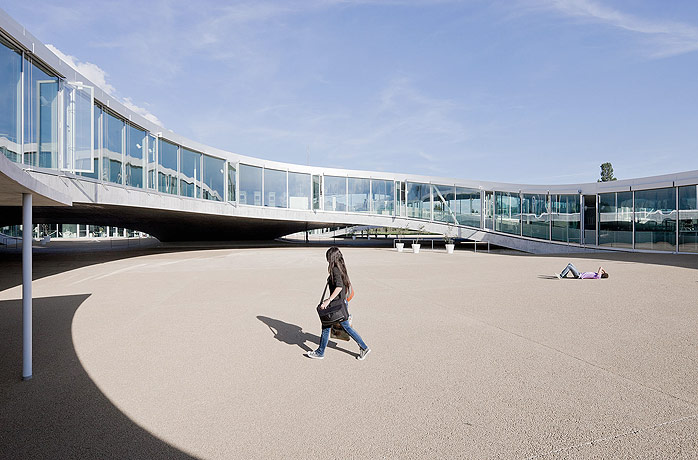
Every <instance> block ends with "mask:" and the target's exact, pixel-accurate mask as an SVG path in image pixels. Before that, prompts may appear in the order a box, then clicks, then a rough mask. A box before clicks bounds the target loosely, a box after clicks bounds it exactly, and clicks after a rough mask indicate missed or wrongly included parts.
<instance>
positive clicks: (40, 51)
mask: <svg viewBox="0 0 698 460" xmlns="http://www.w3.org/2000/svg"><path fill="white" fill-rule="evenodd" d="M3 31H4V33H5V35H6V36H7V38H8V39H10V40H11V41H12V42H14V43H15V44H17V45H18V46H19V47H20V48H22V49H23V50H24V51H25V53H27V54H29V55H31V56H34V57H35V58H37V59H39V60H40V61H41V62H42V63H44V64H45V65H47V66H48V67H50V68H51V69H52V70H53V71H54V72H55V73H56V74H58V75H59V76H60V77H62V78H65V79H66V80H68V81H80V82H83V83H85V84H89V85H91V86H94V88H95V91H94V94H95V99H96V100H98V101H99V102H100V103H101V104H102V105H104V106H105V107H107V108H108V109H110V110H112V111H114V112H116V113H118V114H119V115H120V116H121V117H123V118H124V119H126V120H128V121H130V122H132V123H134V124H136V125H138V126H140V127H142V128H144V129H146V130H148V131H150V132H151V133H153V134H158V135H159V136H160V137H162V138H164V139H166V140H168V141H172V142H174V143H176V144H179V145H181V146H183V147H186V148H189V149H192V150H196V151H199V152H203V153H206V154H209V155H212V156H216V157H219V158H223V159H226V160H229V161H233V162H237V161H242V162H244V163H246V164H250V165H254V166H263V167H266V168H271V169H282V170H292V171H294V172H305V173H311V174H325V175H338V176H348V177H361V178H367V177H370V178H376V179H388V180H401V181H405V180H407V181H413V182H427V183H433V184H444V185H454V184H455V185H457V186H463V187H469V188H476V189H483V190H495V189H496V190H498V191H509V192H526V193H583V194H586V193H588V194H593V193H604V192H616V191H629V190H644V189H653V188H663V187H671V186H680V185H688V184H698V170H691V171H684V172H677V173H672V174H664V175H659V176H647V177H640V178H634V179H619V180H616V181H612V182H586V183H573V184H555V185H552V184H551V185H546V184H519V183H508V182H493V181H478V180H473V179H462V178H448V177H440V176H426V175H419V174H410V173H398V172H396V173H393V172H381V171H364V170H352V169H341V168H328V167H320V166H306V165H300V164H295V163H285V162H279V161H274V160H265V159H263V158H257V157H251V156H247V155H241V154H238V153H234V152H229V151H226V150H222V149H219V148H216V147H211V146H209V145H206V144H203V143H201V142H198V141H194V140H191V139H188V138H186V137H184V136H181V135H179V134H177V133H175V132H174V131H171V130H168V129H166V128H163V127H162V126H160V125H157V124H155V123H153V122H152V121H150V120H148V119H146V118H145V117H143V116H142V115H140V114H138V113H136V112H134V111H133V110H131V109H129V108H128V107H126V106H125V105H124V104H123V103H121V102H120V101H119V100H118V99H116V98H115V97H113V96H111V95H110V94H108V93H107V92H105V91H104V90H102V89H101V88H100V87H99V86H97V85H95V84H94V83H93V82H91V81H90V80H89V79H88V78H86V77H85V76H84V75H82V74H81V73H80V72H78V71H77V70H75V69H74V68H73V67H71V66H70V65H69V64H68V63H67V62H65V61H63V60H62V59H61V58H60V57H58V56H57V55H55V54H54V53H53V52H52V51H51V50H50V49H48V48H47V47H46V46H45V45H44V44H43V43H42V42H41V41H40V40H38V39H37V38H36V37H35V36H34V35H32V34H31V33H29V32H28V31H27V30H26V29H25V28H24V27H23V26H22V25H21V24H19V23H18V22H17V21H15V20H14V19H13V18H12V17H11V16H10V15H8V14H7V12H5V11H4V10H2V9H0V32H3Z"/></svg>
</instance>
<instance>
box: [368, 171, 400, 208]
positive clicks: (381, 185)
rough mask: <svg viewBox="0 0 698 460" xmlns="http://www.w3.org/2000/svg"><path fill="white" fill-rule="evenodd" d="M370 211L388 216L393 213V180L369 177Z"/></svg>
mask: <svg viewBox="0 0 698 460" xmlns="http://www.w3.org/2000/svg"><path fill="white" fill-rule="evenodd" d="M371 212H372V213H373V214H382V215H388V216H393V215H395V182H393V181H391V180H380V179H371Z"/></svg>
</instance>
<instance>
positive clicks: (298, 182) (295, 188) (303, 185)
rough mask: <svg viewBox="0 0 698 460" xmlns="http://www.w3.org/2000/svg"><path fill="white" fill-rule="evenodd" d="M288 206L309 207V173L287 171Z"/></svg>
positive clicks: (293, 207) (294, 207)
mask: <svg viewBox="0 0 698 460" xmlns="http://www.w3.org/2000/svg"><path fill="white" fill-rule="evenodd" d="M288 207H289V208H291V209H310V174H303V173H296V172H289V173H288Z"/></svg>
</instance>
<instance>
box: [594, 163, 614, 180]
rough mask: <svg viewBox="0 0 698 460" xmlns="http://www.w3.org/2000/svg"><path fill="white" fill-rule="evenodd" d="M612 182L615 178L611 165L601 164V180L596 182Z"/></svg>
mask: <svg viewBox="0 0 698 460" xmlns="http://www.w3.org/2000/svg"><path fill="white" fill-rule="evenodd" d="M612 180H616V178H615V177H613V165H612V164H611V163H608V162H606V163H603V164H601V179H599V180H598V181H597V182H609V181H612Z"/></svg>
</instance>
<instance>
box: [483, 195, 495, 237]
mask: <svg viewBox="0 0 698 460" xmlns="http://www.w3.org/2000/svg"><path fill="white" fill-rule="evenodd" d="M484 208H485V228H487V229H490V230H494V192H485V206H484Z"/></svg>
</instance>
